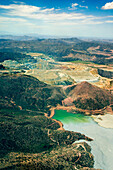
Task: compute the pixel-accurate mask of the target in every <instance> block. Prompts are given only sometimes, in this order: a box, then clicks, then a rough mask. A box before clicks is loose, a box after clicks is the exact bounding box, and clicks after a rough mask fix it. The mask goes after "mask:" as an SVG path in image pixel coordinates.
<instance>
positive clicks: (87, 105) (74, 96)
mask: <svg viewBox="0 0 113 170" xmlns="http://www.w3.org/2000/svg"><path fill="white" fill-rule="evenodd" d="M112 102H113V95H111V94H110V92H109V91H107V90H104V89H101V88H99V87H97V86H94V85H92V84H90V83H88V82H82V83H79V84H77V85H76V86H75V87H73V89H72V90H70V91H69V93H68V98H66V99H64V100H63V104H64V105H67V106H68V105H75V106H76V107H78V108H82V109H88V110H98V109H101V108H104V107H105V106H108V105H110V104H111V103H112Z"/></svg>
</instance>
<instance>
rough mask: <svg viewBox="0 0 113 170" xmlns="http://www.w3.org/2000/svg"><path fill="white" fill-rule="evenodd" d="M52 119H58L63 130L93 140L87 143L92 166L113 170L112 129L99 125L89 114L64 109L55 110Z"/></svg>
mask: <svg viewBox="0 0 113 170" xmlns="http://www.w3.org/2000/svg"><path fill="white" fill-rule="evenodd" d="M53 119H56V120H60V121H61V122H62V123H63V125H64V126H63V127H64V129H65V130H69V131H75V132H80V133H82V134H85V135H86V136H88V137H91V138H92V139H93V141H91V142H87V143H88V144H89V145H90V146H91V149H92V150H91V152H92V154H93V156H94V161H95V164H94V168H100V169H103V170H113V129H110V128H104V127H101V126H99V125H98V124H97V123H96V122H95V121H94V120H93V119H92V118H91V117H90V116H84V115H82V114H78V113H77V114H73V113H69V112H67V111H66V110H55V115H54V116H53ZM80 141H81V140H80Z"/></svg>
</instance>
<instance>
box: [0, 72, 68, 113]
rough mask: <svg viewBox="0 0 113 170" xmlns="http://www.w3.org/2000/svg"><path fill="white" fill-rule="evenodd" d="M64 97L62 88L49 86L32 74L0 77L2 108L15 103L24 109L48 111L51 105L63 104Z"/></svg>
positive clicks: (0, 102)
mask: <svg viewBox="0 0 113 170" xmlns="http://www.w3.org/2000/svg"><path fill="white" fill-rule="evenodd" d="M64 97H65V95H64V93H63V90H62V88H60V87H52V86H48V85H46V84H45V83H43V82H40V81H39V80H37V79H36V78H33V77H30V76H25V75H8V76H1V77H0V107H2V108H3V107H4V106H5V107H7V105H13V106H14V107H17V106H20V107H22V109H31V110H38V111H39V110H42V111H47V110H48V109H49V108H48V106H49V105H52V106H55V105H56V104H58V103H59V104H61V101H62V100H63V99H64ZM3 101H4V102H3Z"/></svg>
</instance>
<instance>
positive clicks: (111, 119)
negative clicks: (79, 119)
mask: <svg viewBox="0 0 113 170" xmlns="http://www.w3.org/2000/svg"><path fill="white" fill-rule="evenodd" d="M91 117H92V118H93V120H94V121H95V122H97V123H98V125H100V126H101V127H104V128H111V129H113V115H111V114H106V115H98V116H96V115H92V116H91Z"/></svg>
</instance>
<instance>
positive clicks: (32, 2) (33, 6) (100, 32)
mask: <svg viewBox="0 0 113 170" xmlns="http://www.w3.org/2000/svg"><path fill="white" fill-rule="evenodd" d="M0 34H14V35H16V34H17V35H29V34H37V35H40V34H41V35H55V36H62V37H63V36H71V37H80V36H84V37H103V38H113V1H109V0H23V1H13V0H0Z"/></svg>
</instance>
